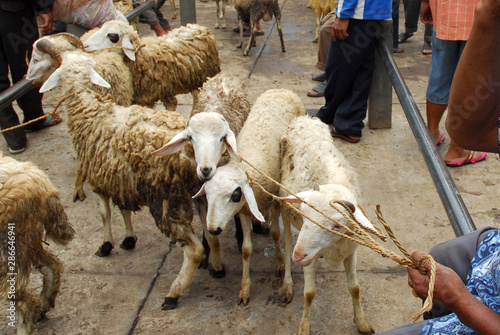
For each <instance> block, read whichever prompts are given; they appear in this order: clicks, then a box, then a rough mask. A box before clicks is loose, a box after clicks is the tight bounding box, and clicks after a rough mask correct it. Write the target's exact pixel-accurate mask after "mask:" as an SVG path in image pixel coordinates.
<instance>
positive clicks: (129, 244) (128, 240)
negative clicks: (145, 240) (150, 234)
mask: <svg viewBox="0 0 500 335" xmlns="http://www.w3.org/2000/svg"><path fill="white" fill-rule="evenodd" d="M135 242H137V236H127V237H125V239H124V240H123V241H122V244H120V248H122V249H123V250H131V249H134V248H135Z"/></svg>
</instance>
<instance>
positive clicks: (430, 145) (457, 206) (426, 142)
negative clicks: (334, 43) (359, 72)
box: [377, 39, 476, 236]
mask: <svg viewBox="0 0 500 335" xmlns="http://www.w3.org/2000/svg"><path fill="white" fill-rule="evenodd" d="M377 45H378V49H379V51H380V55H381V56H382V59H383V61H384V64H385V67H386V69H387V73H388V74H389V77H390V78H391V81H392V84H393V86H394V89H395V90H396V94H397V95H398V98H399V102H400V103H401V106H402V107H403V111H404V112H405V115H406V118H407V119H408V123H409V124H410V128H411V130H412V132H413V135H414V136H415V139H416V141H417V144H418V146H419V148H420V151H421V152H422V155H423V156H424V160H425V163H426V164H427V168H428V169H429V172H430V174H431V177H432V179H433V181H434V185H435V186H436V189H437V192H438V194H439V197H440V198H441V202H442V203H443V206H444V209H445V210H446V214H447V215H448V218H449V220H450V222H451V225H452V227H453V230H454V231H455V235H456V236H460V235H464V234H468V233H470V232H473V231H474V230H476V226H475V225H474V222H473V221H472V218H471V217H470V215H469V212H468V210H467V207H465V204H464V203H463V200H462V197H461V196H460V193H459V192H458V190H457V188H456V186H455V183H454V182H453V179H452V178H451V175H450V173H449V171H448V169H447V167H446V165H445V164H444V161H443V159H442V158H441V155H440V154H439V152H438V149H437V147H436V144H435V143H434V140H433V139H432V137H431V134H430V133H429V130H428V128H427V125H426V124H425V122H424V120H423V118H422V115H421V114H420V111H419V110H418V107H417V104H416V103H415V100H414V99H413V97H412V95H411V93H410V90H409V89H408V86H406V83H405V81H404V79H403V76H402V75H401V73H400V72H399V69H398V67H397V65H396V62H395V61H394V58H393V57H392V53H391V52H390V51H389V48H388V47H387V44H386V43H385V41H384V40H383V39H379V40H378V41H377Z"/></svg>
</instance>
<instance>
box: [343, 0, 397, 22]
mask: <svg viewBox="0 0 500 335" xmlns="http://www.w3.org/2000/svg"><path fill="white" fill-rule="evenodd" d="M336 14H337V16H338V17H340V18H341V19H359V20H387V19H392V1H391V0H339V2H338V5H337V10H336Z"/></svg>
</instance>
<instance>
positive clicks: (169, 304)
mask: <svg viewBox="0 0 500 335" xmlns="http://www.w3.org/2000/svg"><path fill="white" fill-rule="evenodd" d="M177 300H179V298H169V297H165V302H164V303H163V304H162V305H161V309H163V310H164V311H170V310H172V309H175V308H176V307H177Z"/></svg>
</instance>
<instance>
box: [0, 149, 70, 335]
mask: <svg viewBox="0 0 500 335" xmlns="http://www.w3.org/2000/svg"><path fill="white" fill-rule="evenodd" d="M0 213H2V214H1V215H0V236H1V241H2V243H1V244H0V295H1V296H2V298H3V299H5V300H8V307H7V310H8V313H9V315H8V317H7V318H8V320H9V321H8V322H9V324H11V323H12V325H13V326H14V327H17V333H18V334H21V333H22V334H33V333H35V329H36V325H35V323H36V321H38V320H39V319H41V318H43V317H44V316H45V314H46V313H47V312H48V311H49V310H50V309H52V308H54V306H55V300H56V297H57V294H58V292H59V287H60V285H61V272H62V270H63V265H62V264H61V262H60V261H59V259H58V258H57V256H55V255H54V254H52V253H51V252H50V251H49V250H47V249H46V248H44V247H43V244H44V243H45V242H44V233H45V234H46V236H47V237H49V238H50V239H52V240H53V241H54V242H55V243H57V244H62V245H66V244H67V243H68V242H69V241H70V240H71V239H73V236H74V234H75V231H74V230H73V228H72V226H71V224H70V223H69V222H68V218H67V216H66V213H65V212H64V207H63V205H62V203H61V201H60V198H59V192H58V191H57V189H56V188H55V187H54V186H53V185H52V183H51V182H50V180H49V178H48V177H47V175H46V174H45V173H43V172H42V171H40V170H39V169H38V168H37V167H35V166H34V165H33V164H31V163H21V162H18V161H16V160H14V159H12V158H9V157H2V154H1V153H0ZM33 267H35V268H38V269H39V270H40V272H41V273H42V276H43V285H42V290H41V293H40V298H36V297H35V296H34V295H33V294H32V293H31V292H30V290H29V289H28V285H29V279H30V273H31V270H32V268H33ZM14 274H16V275H14ZM13 303H15V305H13Z"/></svg>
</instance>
